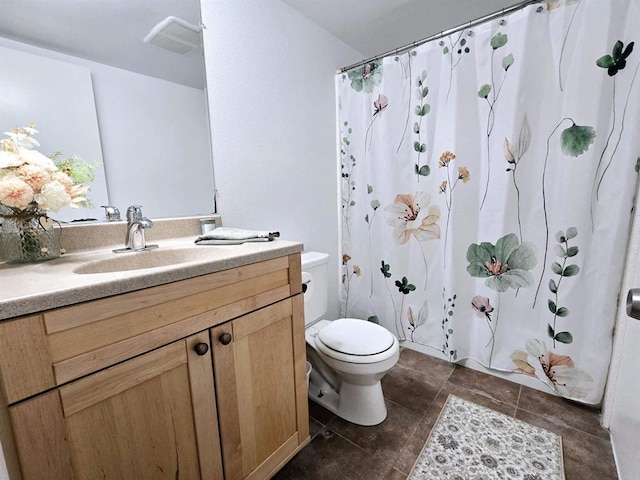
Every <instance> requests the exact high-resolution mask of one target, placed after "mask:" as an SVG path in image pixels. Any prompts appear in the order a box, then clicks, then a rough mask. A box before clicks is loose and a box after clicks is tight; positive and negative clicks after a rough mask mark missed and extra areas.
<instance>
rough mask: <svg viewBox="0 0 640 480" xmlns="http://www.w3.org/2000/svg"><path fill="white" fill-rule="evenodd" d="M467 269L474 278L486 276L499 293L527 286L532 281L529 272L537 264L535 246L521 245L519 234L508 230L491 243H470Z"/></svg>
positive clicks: (489, 284) (487, 284) (490, 284)
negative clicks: (494, 242) (507, 232)
mask: <svg viewBox="0 0 640 480" xmlns="http://www.w3.org/2000/svg"><path fill="white" fill-rule="evenodd" d="M467 261H468V262H469V265H468V266H467V272H468V273H469V275H471V276H472V277H476V278H486V279H487V280H486V281H485V285H486V286H487V287H489V288H491V289H492V290H495V291H496V292H506V291H507V290H508V289H509V288H513V289H514V290H517V289H519V288H523V287H528V286H530V285H531V284H532V282H533V275H531V273H530V272H529V270H531V269H532V268H534V267H535V265H536V257H535V253H534V251H533V249H532V248H531V247H530V246H529V245H527V244H524V243H523V244H521V243H520V240H519V239H518V237H517V235H515V234H513V233H509V234H508V235H505V236H504V237H502V238H500V239H498V241H497V242H496V244H495V246H494V245H493V244H491V243H489V242H482V243H480V244H475V243H474V244H471V245H470V246H469V248H468V249H467Z"/></svg>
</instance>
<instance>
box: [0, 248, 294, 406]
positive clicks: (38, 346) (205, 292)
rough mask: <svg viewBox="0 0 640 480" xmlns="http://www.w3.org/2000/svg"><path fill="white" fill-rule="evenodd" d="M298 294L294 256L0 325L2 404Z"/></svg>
mask: <svg viewBox="0 0 640 480" xmlns="http://www.w3.org/2000/svg"><path fill="white" fill-rule="evenodd" d="M300 289H301V281H300V255H299V254H294V255H290V256H288V257H280V258H276V259H273V260H267V261H264V262H259V263H254V264H250V265H245V266H242V267H238V268H234V269H231V270H224V271H221V272H216V273H212V274H209V275H204V276H201V277H196V278H192V279H188V280H183V281H180V282H175V283H171V284H166V285H160V286H157V287H152V288H148V289H145V290H141V291H137V292H131V293H126V294H122V295H117V296H114V297H109V298H104V299H100V300H95V301H91V302H86V303H82V304H78V305H73V306H69V307H63V308H59V309H55V310H50V311H46V312H44V313H42V314H40V315H32V316H29V317H23V318H19V319H15V320H10V321H8V322H3V323H0V348H1V351H0V372H2V374H3V375H2V378H3V384H4V385H3V387H4V394H5V399H6V401H7V402H8V403H9V404H11V403H13V402H16V401H18V400H21V399H24V398H26V397H28V396H31V395H34V394H36V393H39V392H42V391H44V390H46V389H49V388H52V387H54V386H57V385H61V384H64V383H66V382H69V381H71V380H74V379H76V378H79V377H81V376H84V375H87V374H89V373H92V372H95V371H98V370H101V369H103V368H106V367H108V366H111V365H113V364H114V363H117V362H121V361H123V360H126V359H128V358H131V357H133V356H136V355H139V354H141V353H144V352H146V351H149V350H151V349H153V348H157V347H159V346H162V345H166V344H168V343H171V342H173V341H175V340H177V339H180V338H183V337H185V336H187V335H191V334H193V333H196V332H199V331H202V330H204V329H206V328H209V327H212V326H215V325H218V324H220V323H222V322H226V321H228V320H231V319H233V318H236V317H238V316H240V315H243V314H245V313H248V312H252V311H254V310H256V309H258V308H262V307H264V306H266V305H270V304H272V303H275V302H277V301H279V300H282V299H284V298H287V297H289V296H291V295H293V294H296V293H298V292H299V291H300ZM5 344H6V345H7V346H11V348H2V347H4V346H5ZM5 370H6V371H7V372H8V373H9V374H5V373H7V372H5ZM25 378H27V379H28V381H25Z"/></svg>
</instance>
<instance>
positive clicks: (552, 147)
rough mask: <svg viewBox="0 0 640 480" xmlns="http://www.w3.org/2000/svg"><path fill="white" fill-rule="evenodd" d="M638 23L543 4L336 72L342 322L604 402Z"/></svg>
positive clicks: (637, 106)
mask: <svg viewBox="0 0 640 480" xmlns="http://www.w3.org/2000/svg"><path fill="white" fill-rule="evenodd" d="M638 25H640V0H616V1H614V2H603V1H601V0H573V1H571V0H557V1H549V2H545V3H540V4H534V5H529V6H527V7H525V8H523V9H520V10H517V11H516V12H514V13H511V14H509V15H506V16H503V17H502V18H499V19H496V20H491V21H488V22H485V23H482V24H480V25H477V26H473V27H472V28H465V29H463V30H461V31H459V32H457V33H453V34H451V35H448V36H442V38H439V39H436V40H434V41H430V42H428V43H425V44H423V45H421V46H418V47H416V48H413V49H411V50H410V51H407V52H404V53H402V54H395V55H391V56H389V57H386V58H382V59H378V60H374V61H369V62H367V63H366V64H364V65H363V66H361V67H359V68H355V69H353V70H350V71H346V72H343V73H340V74H338V76H337V77H336V90H337V96H338V108H339V111H338V117H339V142H340V153H339V157H340V158H339V160H340V167H341V197H342V198H341V202H342V205H341V209H342V228H341V242H342V245H341V248H342V252H341V253H342V268H343V271H342V285H341V286H342V288H341V305H342V314H343V315H344V316H353V317H358V318H365V319H368V320H370V321H373V322H376V323H379V324H380V325H383V326H384V327H386V328H387V329H389V330H390V331H391V332H392V333H393V334H395V335H396V336H397V337H398V338H399V339H400V340H402V341H404V342H405V344H410V343H414V344H420V345H422V346H423V347H421V348H422V349H425V348H426V350H427V351H429V350H430V351H432V352H433V353H434V354H436V355H438V356H440V357H443V358H446V359H448V360H450V361H452V362H456V361H460V360H462V359H467V358H471V359H474V360H476V361H478V362H480V363H481V364H482V365H484V366H486V367H488V368H491V369H497V370H501V371H508V372H515V373H518V374H521V375H527V376H530V377H536V378H538V379H539V380H540V381H542V382H544V383H546V385H548V387H549V389H551V390H552V391H554V392H556V393H557V394H558V395H561V396H564V397H567V398H571V399H575V400H579V401H581V402H584V403H588V404H597V403H599V402H600V400H601V398H602V395H603V390H604V386H605V382H606V375H607V369H608V365H609V359H610V354H611V346H612V330H613V325H614V317H615V313H616V309H617V303H618V300H619V299H618V294H619V289H620V285H621V279H622V274H623V268H624V260H625V254H626V248H627V243H628V236H629V229H630V220H631V213H632V208H633V204H634V195H635V192H636V189H637V180H638V171H639V170H640V93H639V91H640V79H638V78H637V77H638V72H639V68H640V51H638V50H639V49H636V50H634V48H633V47H634V40H636V37H637V36H640V33H639V31H638Z"/></svg>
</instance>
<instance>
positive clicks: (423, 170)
mask: <svg viewBox="0 0 640 480" xmlns="http://www.w3.org/2000/svg"><path fill="white" fill-rule="evenodd" d="M415 173H416V174H417V175H420V176H422V177H426V176H428V175H429V174H430V173H431V169H430V168H429V165H422V166H421V167H419V166H418V165H417V164H416V165H415Z"/></svg>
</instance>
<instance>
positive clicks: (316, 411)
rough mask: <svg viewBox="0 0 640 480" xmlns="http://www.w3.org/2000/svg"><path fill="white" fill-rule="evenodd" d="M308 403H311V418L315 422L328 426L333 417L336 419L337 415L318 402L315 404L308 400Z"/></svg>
mask: <svg viewBox="0 0 640 480" xmlns="http://www.w3.org/2000/svg"><path fill="white" fill-rule="evenodd" d="M308 402H309V416H310V417H311V418H313V419H314V420H316V421H317V422H318V423H320V424H321V425H326V424H327V423H329V422H330V421H331V419H332V418H333V417H335V415H334V414H333V413H332V412H330V411H329V410H327V409H326V408H324V407H323V406H322V405H319V404H317V403H316V402H313V401H311V400H308Z"/></svg>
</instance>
